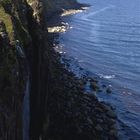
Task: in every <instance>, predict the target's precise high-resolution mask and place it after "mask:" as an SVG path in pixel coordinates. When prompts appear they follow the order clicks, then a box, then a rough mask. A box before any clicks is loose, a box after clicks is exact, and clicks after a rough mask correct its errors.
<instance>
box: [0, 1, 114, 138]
mask: <svg viewBox="0 0 140 140" xmlns="http://www.w3.org/2000/svg"><path fill="white" fill-rule="evenodd" d="M81 6H83V5H81V4H78V3H77V2H76V1H75V0H69V1H66V0H54V1H51V0H27V1H26V0H1V1H0V54H1V55H0V62H1V63H0V140H22V139H23V137H24V138H25V136H23V130H24V131H26V130H25V129H27V128H24V123H25V122H26V121H25V122H24V121H23V120H24V119H29V126H28V127H29V128H30V129H29V134H30V135H29V136H27V137H28V138H29V139H30V140H39V139H42V140H47V139H48V140H50V139H51V140H65V139H68V140H72V139H75V140H76V139H83V140H93V139H97V140H104V139H110V140H116V139H117V131H116V121H115V119H116V115H115V114H114V112H113V111H112V108H111V107H109V106H107V105H105V104H104V103H100V102H99V101H98V99H97V98H96V97H95V95H93V94H87V93H85V91H84V82H85V80H84V79H78V78H77V77H76V76H75V75H74V74H73V73H71V72H68V70H66V69H65V68H64V65H62V64H61V63H60V61H59V60H60V57H61V56H60V55H59V54H57V53H56V52H55V51H54V50H53V38H51V40H50V38H49V37H48V36H49V34H48V30H47V28H48V27H47V25H48V22H49V19H51V18H52V17H53V18H55V17H56V18H59V14H60V13H61V12H62V11H63V10H64V9H66V10H67V9H78V8H80V7H81ZM28 82H29V83H30V84H29V85H30V87H28V88H27V85H28ZM92 82H93V83H96V82H95V81H94V79H92ZM94 85H95V84H94ZM27 89H28V90H29V91H28V92H27V91H26V90H27ZM27 93H28V94H29V99H30V100H29V101H30V102H29V106H30V112H28V113H27V114H26V112H24V111H25V110H24V108H25V106H23V101H24V97H25V94H27ZM23 112H24V113H25V114H26V115H29V116H26V118H24V117H25V115H23ZM26 134H27V135H28V133H24V135H26ZM26 140H27V139H26Z"/></svg>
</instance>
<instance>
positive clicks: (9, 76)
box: [0, 21, 26, 140]
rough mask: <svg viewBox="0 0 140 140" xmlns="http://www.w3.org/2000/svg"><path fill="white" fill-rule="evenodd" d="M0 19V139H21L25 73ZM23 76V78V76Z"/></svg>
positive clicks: (21, 61)
mask: <svg viewBox="0 0 140 140" xmlns="http://www.w3.org/2000/svg"><path fill="white" fill-rule="evenodd" d="M17 61H18V60H17V56H16V53H15V51H14V46H12V45H11V44H10V40H9V38H8V33H7V32H6V28H5V24H4V22H3V21H0V140H17V139H19V140H20V139H22V100H23V96H24V92H23V91H24V82H25V79H26V75H24V74H23V73H24V71H23V69H22V66H20V65H19V64H18V62H20V63H22V64H23V65H24V63H23V60H20V61H18V62H17ZM23 75H24V76H25V78H24V77H23Z"/></svg>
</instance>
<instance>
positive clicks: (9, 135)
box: [0, 0, 43, 140]
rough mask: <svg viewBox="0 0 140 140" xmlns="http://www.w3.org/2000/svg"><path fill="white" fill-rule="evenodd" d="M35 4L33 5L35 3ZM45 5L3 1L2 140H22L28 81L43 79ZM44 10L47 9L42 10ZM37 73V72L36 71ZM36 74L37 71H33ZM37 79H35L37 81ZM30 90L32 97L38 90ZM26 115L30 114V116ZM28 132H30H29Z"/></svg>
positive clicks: (0, 34) (0, 51) (0, 28)
mask: <svg viewBox="0 0 140 140" xmlns="http://www.w3.org/2000/svg"><path fill="white" fill-rule="evenodd" d="M31 2H32V3H31ZM41 8H42V6H41V2H40V1H38V0H36V1H31V0H30V1H26V0H16V1H15V0H1V1H0V61H1V64H0V139H1V140H22V139H23V129H26V128H23V126H24V121H23V120H24V119H26V118H23V113H26V112H24V106H23V101H24V97H25V91H26V89H27V81H28V79H29V81H30V83H32V86H31V87H36V86H34V84H36V85H37V87H36V89H37V91H36V92H35V93H34V94H35V95H38V94H39V91H38V89H39V87H38V85H39V84H38V83H36V82H32V81H34V80H36V77H37V78H38V77H39V67H40V66H39V61H40V59H41V58H39V57H40V55H41V54H39V53H40V52H39V47H40V49H41V48H42V46H43V45H42V43H41V41H42V38H43V37H42V36H43V35H42V34H43V33H42V31H43V21H42V20H41V19H43V18H42V16H43V12H42V10H41ZM42 9H43V8H42ZM34 68H35V69H36V70H33V69H34ZM33 71H34V72H33ZM34 77H35V78H34ZM31 87H30V88H29V91H28V92H27V91H26V92H27V93H28V94H29V93H30V96H32V94H31V91H32V93H33V91H34V90H36V89H34V88H31ZM26 115H29V114H28V113H27V114H26ZM25 131H26V130H25Z"/></svg>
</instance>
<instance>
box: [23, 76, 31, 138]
mask: <svg viewBox="0 0 140 140" xmlns="http://www.w3.org/2000/svg"><path fill="white" fill-rule="evenodd" d="M29 97H30V80H29V76H28V79H27V82H26V88H25V93H24V100H23V140H29V125H30V124H29V123H30V122H29V121H30V107H29V103H30V100H29Z"/></svg>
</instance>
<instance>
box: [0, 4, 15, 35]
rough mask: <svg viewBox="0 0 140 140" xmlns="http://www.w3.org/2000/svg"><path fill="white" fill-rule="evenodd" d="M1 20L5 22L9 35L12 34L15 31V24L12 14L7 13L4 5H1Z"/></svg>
mask: <svg viewBox="0 0 140 140" xmlns="http://www.w3.org/2000/svg"><path fill="white" fill-rule="evenodd" d="M0 20H2V21H3V22H4V23H5V26H6V30H7V32H8V35H9V36H10V34H11V33H12V32H13V24H12V21H11V17H10V15H8V14H7V13H5V11H4V9H3V7H2V6H0Z"/></svg>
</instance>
